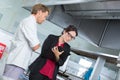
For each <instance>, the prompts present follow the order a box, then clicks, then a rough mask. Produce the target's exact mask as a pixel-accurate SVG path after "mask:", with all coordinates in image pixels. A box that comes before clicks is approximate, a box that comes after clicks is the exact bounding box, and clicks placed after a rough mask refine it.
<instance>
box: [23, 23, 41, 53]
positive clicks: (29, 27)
mask: <svg viewBox="0 0 120 80" xmlns="http://www.w3.org/2000/svg"><path fill="white" fill-rule="evenodd" d="M21 31H22V33H23V35H24V36H25V38H26V40H27V41H28V43H29V45H30V47H31V48H32V49H33V50H34V51H35V50H37V49H38V48H39V47H40V42H39V39H38V36H37V29H36V26H35V25H33V24H28V23H27V24H21Z"/></svg>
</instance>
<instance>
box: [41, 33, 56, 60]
mask: <svg viewBox="0 0 120 80" xmlns="http://www.w3.org/2000/svg"><path fill="white" fill-rule="evenodd" d="M53 40H54V36H53V35H49V36H48V37H47V38H46V40H45V41H44V43H43V46H42V52H41V57H44V58H47V59H51V60H53V61H54V57H55V56H54V54H53V52H52V48H53V47H54V44H53V42H54V41H53Z"/></svg>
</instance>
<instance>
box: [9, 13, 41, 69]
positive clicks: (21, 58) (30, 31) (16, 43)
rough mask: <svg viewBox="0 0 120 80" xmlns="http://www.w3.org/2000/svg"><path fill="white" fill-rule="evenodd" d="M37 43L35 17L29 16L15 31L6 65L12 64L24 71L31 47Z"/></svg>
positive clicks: (30, 53) (28, 60) (27, 63)
mask: <svg viewBox="0 0 120 80" xmlns="http://www.w3.org/2000/svg"><path fill="white" fill-rule="evenodd" d="M39 43H40V42H39V39H38V37H37V23H36V20H35V17H34V16H33V15H30V16H29V17H27V18H25V19H24V20H23V21H22V22H21V23H20V25H19V28H18V30H17V31H16V34H15V38H14V40H13V41H12V46H11V50H10V54H9V56H8V59H7V64H13V65H16V66H19V67H21V68H23V69H25V70H26V69H27V68H28V65H29V62H30V58H31V55H32V52H33V51H32V47H34V46H35V45H37V44H39Z"/></svg>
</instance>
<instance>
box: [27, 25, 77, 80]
mask: <svg viewBox="0 0 120 80" xmlns="http://www.w3.org/2000/svg"><path fill="white" fill-rule="evenodd" d="M77 35H78V33H77V29H76V28H75V27H74V26H73V25H69V26H68V27H67V28H65V29H64V31H63V32H62V35H60V36H55V35H49V36H48V37H47V39H46V40H45V42H44V44H43V46H42V51H41V55H40V56H39V57H38V58H37V59H36V60H35V61H34V62H33V63H32V64H31V65H30V66H29V69H30V71H31V72H30V75H29V80H56V76H57V73H58V70H59V66H62V65H63V64H64V62H65V61H66V59H67V57H68V56H69V55H70V46H69V45H68V44H67V42H69V41H71V40H73V39H75V37H76V36H77Z"/></svg>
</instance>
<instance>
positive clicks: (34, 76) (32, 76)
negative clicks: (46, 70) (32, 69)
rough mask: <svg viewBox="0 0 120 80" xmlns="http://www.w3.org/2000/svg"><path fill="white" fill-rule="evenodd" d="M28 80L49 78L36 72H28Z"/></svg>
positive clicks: (45, 79)
mask: <svg viewBox="0 0 120 80" xmlns="http://www.w3.org/2000/svg"><path fill="white" fill-rule="evenodd" d="M29 80H50V79H49V78H48V77H47V76H44V75H42V74H40V73H36V74H33V73H30V74H29Z"/></svg>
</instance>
